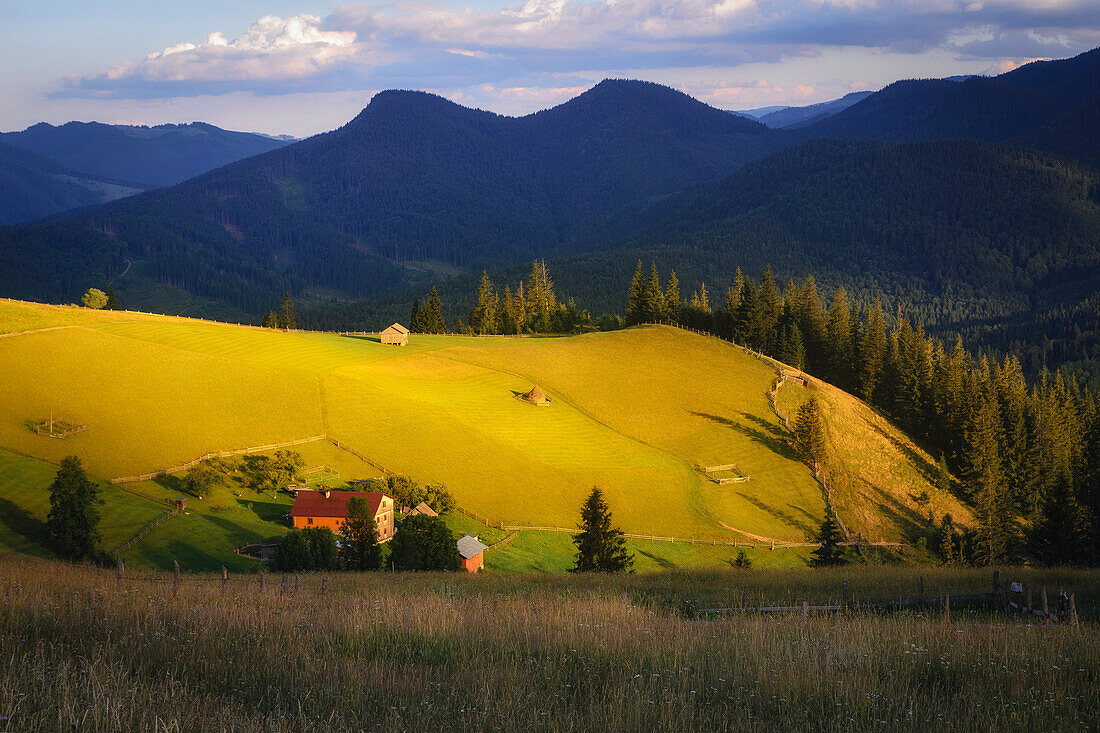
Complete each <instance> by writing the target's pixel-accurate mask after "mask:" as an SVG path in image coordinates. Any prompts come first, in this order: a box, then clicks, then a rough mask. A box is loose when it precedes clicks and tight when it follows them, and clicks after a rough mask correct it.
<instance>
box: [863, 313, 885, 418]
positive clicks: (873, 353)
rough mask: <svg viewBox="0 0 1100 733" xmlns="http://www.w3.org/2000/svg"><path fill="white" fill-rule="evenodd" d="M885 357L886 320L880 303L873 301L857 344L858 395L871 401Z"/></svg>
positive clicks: (879, 378) (880, 377)
mask: <svg viewBox="0 0 1100 733" xmlns="http://www.w3.org/2000/svg"><path fill="white" fill-rule="evenodd" d="M885 357H886V320H885V317H884V316H883V313H882V303H881V302H879V301H877V300H876V301H875V304H874V306H873V307H872V308H871V311H870V313H868V314H867V321H866V326H865V327H864V329H863V338H861V339H860V344H859V367H858V369H859V376H858V378H857V382H858V388H859V396H860V397H862V398H863V399H864V400H866V401H867V402H872V401H873V400H874V397H875V389H876V388H877V387H878V385H879V382H880V381H881V380H882V363H883V359H884V358H885Z"/></svg>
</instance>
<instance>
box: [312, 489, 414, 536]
mask: <svg viewBox="0 0 1100 733" xmlns="http://www.w3.org/2000/svg"><path fill="white" fill-rule="evenodd" d="M353 496H356V497H359V498H360V499H365V500H366V502H367V505H368V506H369V507H370V512H371V514H373V515H374V521H375V522H376V524H377V526H378V541H379V542H385V541H386V540H389V539H392V538H393V497H392V496H387V495H386V494H380V493H378V492H374V491H328V490H325V491H314V490H299V491H298V495H297V496H296V497H295V498H294V506H293V507H291V509H290V519H291V521H292V522H293V523H294V528H295V529H307V528H310V527H327V528H328V529H331V530H332V531H334V532H340V531H341V530H342V529H343V525H344V522H345V521H347V518H348V501H349V500H350V499H351V498H352V497H353Z"/></svg>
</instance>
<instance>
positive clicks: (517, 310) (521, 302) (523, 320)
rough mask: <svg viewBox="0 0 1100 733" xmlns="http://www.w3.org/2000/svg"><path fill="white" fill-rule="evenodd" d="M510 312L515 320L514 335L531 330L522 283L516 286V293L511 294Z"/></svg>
mask: <svg viewBox="0 0 1100 733" xmlns="http://www.w3.org/2000/svg"><path fill="white" fill-rule="evenodd" d="M512 312H513V313H514V314H515V318H516V329H517V331H516V333H525V332H527V331H530V330H531V329H530V328H529V326H528V318H527V316H528V313H527V296H526V294H525V293H524V291H523V281H522V280H521V281H520V283H519V285H517V286H516V292H515V293H513V294H512Z"/></svg>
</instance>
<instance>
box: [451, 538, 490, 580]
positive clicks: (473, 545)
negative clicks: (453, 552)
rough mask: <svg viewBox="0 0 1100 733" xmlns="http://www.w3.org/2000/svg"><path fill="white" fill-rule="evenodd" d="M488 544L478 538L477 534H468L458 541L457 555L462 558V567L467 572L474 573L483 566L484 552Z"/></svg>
mask: <svg viewBox="0 0 1100 733" xmlns="http://www.w3.org/2000/svg"><path fill="white" fill-rule="evenodd" d="M488 549H489V546H488V545H486V544H485V543H483V542H482V541H481V540H480V539H478V537H477V535H473V534H468V535H465V536H463V538H462V539H460V540H459V541H458V555H459V557H460V558H462V569H463V570H465V571H466V572H468V573H476V572H477V571H478V570H481V569H482V568H483V567H485V557H484V553H485V551H486V550H488Z"/></svg>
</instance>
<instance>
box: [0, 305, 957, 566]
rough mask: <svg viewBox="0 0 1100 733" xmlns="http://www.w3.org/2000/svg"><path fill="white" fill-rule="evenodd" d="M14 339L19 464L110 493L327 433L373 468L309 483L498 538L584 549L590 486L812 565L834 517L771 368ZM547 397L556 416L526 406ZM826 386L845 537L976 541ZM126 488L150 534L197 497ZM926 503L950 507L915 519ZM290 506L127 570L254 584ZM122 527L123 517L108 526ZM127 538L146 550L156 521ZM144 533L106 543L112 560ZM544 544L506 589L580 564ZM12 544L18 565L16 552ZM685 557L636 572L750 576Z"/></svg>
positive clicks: (0, 323)
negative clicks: (91, 479)
mask: <svg viewBox="0 0 1100 733" xmlns="http://www.w3.org/2000/svg"><path fill="white" fill-rule="evenodd" d="M0 333H3V334H5V335H3V336H0V384H2V385H3V387H0V397H2V399H0V448H3V449H6V450H8V451H12V452H13V453H18V454H21V456H26V457H28V458H20V459H19V460H20V461H29V460H30V459H37V460H38V461H44V462H48V463H57V462H59V461H60V459H61V458H62V457H63V456H65V455H70V454H74V455H78V456H80V457H81V458H82V460H83V461H84V463H85V465H86V466H87V467H88V469H89V470H90V472H91V473H93V474H94V475H95V476H97V477H100V478H103V479H108V478H112V477H120V476H131V475H137V474H144V473H147V472H152V471H157V470H161V469H164V468H168V467H172V466H178V465H180V464H182V463H185V462H187V461H189V460H192V459H194V458H196V457H198V456H201V455H204V454H207V453H211V452H218V451H229V450H238V449H243V448H246V447H249V446H257V445H264V444H270V443H275V442H283V441H290V440H296V439H302V438H306V437H310V436H318V435H326V436H327V437H328V438H331V439H337V440H339V441H340V442H341V444H342V445H344V446H346V447H349V448H351V449H353V450H354V451H356V452H358V453H360V454H362V455H364V456H366V457H367V458H368V459H369V460H370V462H365V461H363V460H360V459H359V458H357V457H355V456H354V455H352V453H350V452H348V451H344V450H340V449H338V448H336V447H335V446H334V445H331V444H330V443H328V442H321V441H318V442H314V443H308V444H306V445H303V446H298V447H297V448H296V449H297V450H300V451H301V452H302V453H303V457H304V458H305V460H306V464H307V466H310V467H314V468H319V469H320V468H324V469H325V471H324V473H325V475H335V476H336V478H330V479H329V480H328V481H327V483H330V484H333V485H339V483H341V482H346V481H347V480H349V479H353V478H365V477H372V476H377V475H379V473H380V470H388V471H391V472H394V473H400V474H406V475H410V476H413V477H415V478H416V479H418V480H420V481H422V482H432V481H442V482H444V483H446V484H447V485H448V486H449V487H450V488H451V490H452V492H453V493H454V495H455V497H456V499H457V501H458V503H459V505H460V506H461V507H462V508H463V509H465V510H467V511H469V512H473V513H476V514H478V515H481V516H483V517H487V518H488V519H489V520H491V521H492V523H493V524H494V525H497V526H498V527H499V526H500V525H502V524H503V525H504V526H505V527H506V528H508V527H516V526H518V527H531V526H537V527H572V526H574V525H575V524H576V521H577V513H578V508H579V506H580V504H581V501H582V500H583V498H584V496H585V495H586V494H587V492H588V491H589V489H590V488H591V487H592V486H593V485H599V486H600V487H601V488H603V489H604V491H605V492H606V495H607V498H608V501H609V503H610V505H611V508H612V511H613V512H614V516H615V519H616V521H617V522H618V523H619V524H620V525H621V526H622V527H623V529H624V530H625V531H627V532H629V533H638V534H646V535H657V536H660V537H668V536H675V537H680V538H689V539H695V540H701V541H705V540H726V541H731V540H740V541H746V542H757V543H761V544H765V545H766V544H768V543H770V542H771V541H772V540H774V541H777V542H780V543H784V542H788V543H791V542H793V543H797V542H803V541H805V540H806V539H807V538H808V536H809V535H810V534H811V533H813V532H814V531H815V530H816V527H817V525H818V524H819V523H820V521H821V519H822V518H823V516H824V513H825V502H824V496H823V492H822V489H821V487H820V485H819V484H818V483H817V481H816V480H815V478H814V476H813V475H812V473H811V471H810V470H809V469H808V468H807V467H806V466H805V465H804V464H802V463H801V462H799V461H798V460H797V458H796V456H795V455H794V454H793V453H792V451H791V449H790V448H789V447H788V440H787V435H786V432H785V430H784V428H783V427H782V424H781V422H780V420H779V418H778V417H777V416H776V414H775V412H774V411H773V409H772V405H771V402H770V399H769V396H768V393H769V391H770V389H771V386H772V384H773V383H774V382H775V379H776V369H775V367H774V366H773V365H772V364H771V363H769V362H765V361H762V360H760V359H757V358H756V357H754V356H752V355H750V354H747V353H745V352H743V351H741V350H740V349H738V348H735V347H733V346H731V345H729V344H726V343H723V342H720V341H717V340H715V339H710V338H706V337H703V336H699V335H695V334H691V333H687V332H684V331H680V330H676V329H672V328H666V327H649V328H637V329H630V330H626V331H618V332H611V333H591V334H585V335H581V336H573V337H566V338H498V337H492V338H490V337H481V338H478V337H461V336H413V337H412V339H411V341H410V345H409V346H408V347H404V348H397V347H387V346H382V345H381V344H379V343H378V341H377V339H376V338H373V337H364V336H343V335H337V334H320V333H283V332H277V331H271V330H264V329H258V328H250V327H240V326H235V325H230V324H219V323H213V322H207V321H198V320H189V319H183V318H172V317H164V316H151V315H146V314H133V313H117V312H115V313H105V312H97V311H87V310H84V309H79V308H67V307H60V306H45V305H37V304H29V303H21V302H16V301H0ZM536 382H537V383H538V384H540V385H541V386H542V388H543V389H544V390H545V391H546V392H547V393H548V394H549V395H550V396H551V397H552V398H553V404H552V406H551V407H549V408H541V407H534V406H532V405H530V404H527V403H525V402H523V401H521V400H519V399H517V395H518V394H520V393H522V392H525V391H526V390H527V389H529V388H530V387H531V385H532V384H534V383H536ZM810 388H811V389H815V390H818V391H819V392H820V393H821V395H822V397H823V399H824V400H825V402H826V406H827V409H826V418H827V420H828V422H829V427H830V436H831V438H832V439H833V443H834V447H835V452H836V471H837V475H838V476H845V477H849V479H848V480H847V481H846V482H842V483H838V484H837V486H836V487H834V488H833V491H834V495H833V501H834V504H835V505H836V506H837V509H838V511H839V512H840V513H841V516H842V517H843V518H844V520H845V522H846V524H847V525H848V526H849V529H851V530H852V531H860V532H863V534H864V536H865V538H867V539H870V540H875V541H887V542H888V541H905V540H909V541H911V540H912V539H913V537H914V536H915V534H917V533H919V531H920V530H921V527H922V516H923V515H925V514H926V513H927V509H928V508H929V507H930V508H932V509H933V511H934V513H935V514H936V516H937V517H938V516H940V515H941V514H942V513H943V512H945V511H950V512H951V513H952V514H953V515H954V516H955V518H956V520H958V521H962V522H963V523H966V522H967V520H968V518H969V513H968V512H967V510H966V508H965V507H964V506H963V505H962V504H961V503H960V502H959V501H957V500H956V499H954V498H953V497H950V496H946V495H942V494H940V492H938V491H937V490H936V489H935V487H934V486H932V485H931V484H930V483H929V477H930V470H929V466H931V463H932V462H931V459H930V458H929V457H928V456H927V455H925V454H924V453H923V452H922V451H921V450H920V449H919V448H918V447H916V446H914V445H912V444H911V443H910V442H909V441H908V439H907V438H906V437H905V436H904V435H903V434H901V433H900V432H898V431H897V430H894V429H893V428H892V427H891V426H890V425H889V424H888V423H887V422H886V421H885V420H883V419H882V418H880V417H878V416H877V415H875V414H874V413H873V412H872V411H871V410H870V409H869V408H867V407H866V406H865V405H863V404H862V403H861V402H859V401H858V400H855V399H854V398H852V397H850V396H848V395H846V394H844V393H841V392H839V391H837V390H833V389H832V388H831V387H828V386H827V385H821V384H819V383H816V382H813V383H811V385H810ZM800 389H803V388H801V387H799V388H797V390H800ZM797 390H796V388H793V387H789V386H784V387H783V389H782V390H781V392H780V401H781V403H784V404H785V403H790V406H797V404H800V402H801V401H802V399H804V397H805V395H803V394H799V393H798V391H797ZM786 409H788V410H789V409H790V407H788V408H786ZM51 415H54V416H60V417H62V418H64V419H66V420H68V421H69V422H73V423H77V424H83V425H87V429H86V430H85V431H83V432H80V433H78V434H76V435H73V436H71V437H68V438H65V439H63V440H58V439H54V438H50V437H46V436H42V435H38V434H36V433H35V432H34V431H33V430H32V429H31V425H32V424H33V423H34V422H35V421H40V420H44V419H46V418H48V417H50V416H51ZM867 446H874V450H873V451H867V450H866V447H867ZM13 460H14V459H13ZM729 463H735V464H737V466H738V468H739V470H740V471H741V472H742V473H743V474H745V475H747V476H748V477H749V480H748V481H746V482H743V483H737V484H727V485H719V484H717V483H714V482H713V481H711V480H710V479H709V478H708V477H707V476H706V474H705V473H704V472H703V471H702V470H701V468H702V467H704V466H708V465H715V464H729ZM13 470H14V469H13ZM8 473H9V471H8V470H5V471H4V475H7V474H8ZM24 473H25V475H26V476H27V478H25V479H21V482H22V483H20V482H7V481H5V482H3V483H2V484H0V498H3V499H4V500H6V501H10V502H12V503H13V504H15V505H16V506H18V507H19V508H21V510H23V511H25V512H27V513H28V514H30V515H31V516H33V517H38V518H39V519H40V520H41V519H43V518H44V510H43V506H44V505H43V503H42V502H43V501H44V500H45V499H44V497H45V487H46V486H48V483H49V480H48V479H49V477H50V476H49V474H50V471H49V470H48V469H47V468H44V467H42V466H41V465H38V466H37V467H35V468H34V470H29V469H28V470H27V471H25V472H24ZM19 486H23V488H22V489H20V488H19ZM32 486H37V487H40V488H39V489H38V493H37V494H35V492H34V491H32V490H31V489H30V488H29V487H32ZM124 489H131V490H133V491H136V492H139V493H140V494H143V495H145V496H146V497H151V498H146V499H141V500H140V501H139V502H138V503H139V504H140V503H141V502H145V504H147V505H148V509H149V512H147V514H148V513H150V512H151V514H152V516H155V515H156V514H157V513H159V512H162V511H163V508H162V507H163V506H164V504H163V503H162V502H163V501H164V500H165V499H170V498H173V497H175V496H177V495H178V494H179V488H178V484H177V479H176V477H173V476H166V477H160V478H158V479H155V480H152V481H145V482H140V483H132V484H125V485H123V486H118V487H115V486H109V487H107V488H106V489H105V492H106V496H108V497H116V498H117V499H118V500H119V501H130V500H131V499H132V498H133V497H134V496H135V494H130V493H126V492H125V491H124ZM925 492H927V494H928V495H929V496H930V497H931V499H930V504H929V505H921V504H918V502H917V497H920V496H921V494H923V493H925ZM112 500H114V499H112ZM288 503H289V499H288V498H286V497H285V496H284V495H280V496H278V497H275V498H273V497H271V496H270V494H266V495H259V494H256V493H255V492H253V491H251V490H250V489H246V488H244V487H243V485H241V486H238V485H236V484H233V485H231V486H230V487H229V488H228V489H226V490H225V491H224V492H222V493H221V494H219V495H217V496H211V497H207V498H206V499H204V500H202V501H200V500H197V499H192V500H190V502H189V512H190V513H189V514H186V515H181V516H177V517H173V518H172V519H171V520H169V521H167V522H165V523H164V524H162V525H160V526H159V527H157V528H156V529H154V530H153V531H152V532H151V533H150V534H149V536H148V537H147V538H146V539H145V540H144V541H143V542H142V543H140V544H139V545H138V546H137V547H135V548H134V549H133V550H132V551H130V553H129V554H128V555H127V557H128V559H132V560H133V561H134V562H137V563H139V564H144V565H159V566H164V565H165V564H170V561H171V558H172V557H177V558H179V557H181V556H182V557H184V558H186V559H187V560H189V561H191V562H193V563H195V565H196V566H202V567H210V566H214V567H217V566H218V565H219V564H227V565H228V566H231V567H234V568H243V567H245V566H247V565H248V562H247V561H244V560H242V559H240V558H237V557H236V556H235V555H233V554H232V552H231V548H232V547H235V546H239V545H241V544H245V543H246V542H252V541H257V540H259V539H263V538H264V537H269V536H272V535H278V534H281V533H282V532H283V531H285V528H284V526H283V523H282V520H281V517H282V515H283V514H285V513H286V510H287V505H288ZM120 512H122V509H121V508H119V509H114V508H108V507H105V508H104V514H105V516H107V515H108V514H110V515H112V516H113V515H116V514H119V513H120ZM111 521H114V522H116V523H119V524H124V525H125V527H126V529H127V531H129V533H130V535H132V534H133V533H134V532H136V531H137V530H138V529H140V527H141V525H142V524H144V522H146V521H148V517H146V516H145V515H142V516H134V517H133V518H132V520H130V519H128V520H126V521H125V522H122V520H119V519H112V520H111ZM455 521H457V520H455ZM12 531H14V530H12ZM497 531H498V532H501V534H502V535H504V534H507V533H508V532H510V531H513V530H510V529H506V530H505V531H501V530H497ZM15 533H16V534H19V533H18V532H15ZM126 534H127V533H126V532H121V533H120V536H119V537H114V536H113V537H112V541H114V540H115V539H117V540H118V541H117V542H114V544H112V541H108V540H107V538H106V536H105V539H104V543H103V544H104V546H105V547H107V548H108V549H110V548H111V547H116V546H118V545H120V544H121V543H122V542H123V541H125V536H122V535H126ZM529 534H530V533H524V534H523V536H521V537H519V538H517V539H516V541H514V542H511V543H510V544H509V545H507V546H506V547H503V548H502V549H500V550H494V551H493V553H499V554H498V558H499V559H497V560H494V559H490V561H489V565H490V567H493V566H494V564H496V565H497V566H498V567H506V568H513V569H515V568H520V567H545V568H549V569H555V568H557V567H558V566H559V565H561V557H566V558H568V555H569V554H570V551H571V548H570V545H569V542H568V535H567V534H564V533H560V534H558V535H556V536H553V537H551V536H550V534H551V533H545V532H542V533H539V534H538V535H537V536H534V535H531V536H528V535H529ZM105 535H106V532H105ZM499 538H500V537H489V539H490V541H492V540H493V539H499ZM0 542H2V543H3V546H7V547H11V548H12V549H20V546H19V540H18V538H10V539H9V536H8V535H7V534H0ZM684 547H692V546H691V545H690V544H688V545H677V546H675V547H673V545H672V544H670V543H668V542H664V543H655V544H654V545H653V546H652V547H651V546H648V545H646V546H645V547H642V549H644V550H645V552H644V553H642V556H641V558H640V559H641V562H640V565H641V566H642V567H646V566H650V567H662V566H669V565H683V564H688V565H690V564H703V565H707V564H718V563H720V562H723V561H724V560H725V559H728V558H729V557H730V556H731V548H729V547H725V548H724V549H723V553H716V551H714V550H710V549H708V550H707V552H703V551H702V546H699V548H698V550H697V551H692V552H687V551H685V550H684ZM708 547H709V546H708ZM647 548H648V549H647ZM493 553H491V555H492V554H493ZM803 554H804V553H803ZM548 556H553V557H556V558H557V559H553V560H547V559H546V558H547V557H548ZM525 557H530V558H535V559H533V560H532V561H531V562H527V560H524V559H523V558H525ZM539 557H542V559H541V560H539V559H537V558H539ZM799 557H801V556H799V555H797V554H795V555H788V556H786V557H784V558H782V559H779V558H776V559H775V562H776V563H777V564H790V563H795V562H799V561H800V560H799ZM181 562H182V561H181ZM566 562H567V560H566ZM525 563H527V564H526V565H525Z"/></svg>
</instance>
